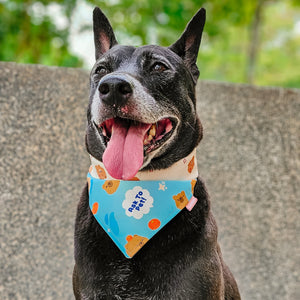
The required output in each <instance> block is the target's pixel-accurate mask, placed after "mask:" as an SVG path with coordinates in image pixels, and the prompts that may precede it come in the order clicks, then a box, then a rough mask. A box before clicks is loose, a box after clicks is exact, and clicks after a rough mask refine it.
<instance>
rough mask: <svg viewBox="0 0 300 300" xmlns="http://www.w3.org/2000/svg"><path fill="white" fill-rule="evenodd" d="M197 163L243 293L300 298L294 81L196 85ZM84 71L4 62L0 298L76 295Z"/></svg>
mask: <svg viewBox="0 0 300 300" xmlns="http://www.w3.org/2000/svg"><path fill="white" fill-rule="evenodd" d="M198 94H199V96H198V100H199V103H198V111H199V114H200V118H201V120H202V122H203V125H204V129H205V131H204V139H203V141H202V143H201V144H200V146H199V148H198V164H199V166H198V167H199V170H200V174H201V176H202V177H203V178H204V179H205V181H206V184H207V187H208V190H209V192H210V195H211V200H212V207H213V211H214V213H215V216H216V218H217V222H218V225H219V240H220V244H221V247H222V250H223V255H224V258H225V260H226V262H227V264H228V265H229V266H230V268H231V270H232V271H233V273H234V275H235V277H236V279H237V281H238V284H239V287H240V291H241V294H242V298H243V299H246V300H255V299H264V300H266V299H272V300H273V299H281V300H284V299H286V300H290V299H292V300H293V299H300V287H299V282H300V238H299V232H300V213H299V211H300V204H299V201H300V195H299V188H298V185H299V178H300V175H299V132H300V121H299V112H300V107H299V106H300V91H299V90H287V89H280V88H257V87H251V86H241V85H233V84H223V83H216V82H200V83H199V85H198ZM87 99H88V73H87V72H85V71H82V70H75V69H65V68H48V67H43V66H30V65H18V64H14V63H0V208H1V209H0V299H2V300H6V299H9V300H12V299H30V300H31V299H73V297H72V286H71V274H72V267H73V224H74V217H75V212H76V204H77V202H78V199H79V196H80V193H81V189H82V187H83V185H84V182H85V175H86V172H87V169H88V165H89V158H88V156H87V154H86V152H85V150H84V129H85V110H86V106H87Z"/></svg>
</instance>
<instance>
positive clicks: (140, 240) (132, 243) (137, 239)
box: [125, 234, 149, 257]
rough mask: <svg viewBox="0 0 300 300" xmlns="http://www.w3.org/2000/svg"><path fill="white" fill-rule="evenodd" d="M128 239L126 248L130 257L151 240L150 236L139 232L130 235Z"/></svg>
mask: <svg viewBox="0 0 300 300" xmlns="http://www.w3.org/2000/svg"><path fill="white" fill-rule="evenodd" d="M126 240H127V244H126V245H125V249H126V253H127V255H128V256H130V257H132V256H133V255H134V254H135V253H137V252H138V251H139V250H140V249H141V248H142V247H143V246H144V245H145V244H146V243H147V242H148V241H149V239H148V238H146V237H143V236H139V235H137V234H135V235H134V236H128V237H127V238H126Z"/></svg>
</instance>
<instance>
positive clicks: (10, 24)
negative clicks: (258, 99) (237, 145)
mask: <svg viewBox="0 0 300 300" xmlns="http://www.w3.org/2000/svg"><path fill="white" fill-rule="evenodd" d="M82 1H85V2H87V3H89V4H91V5H92V6H99V7H100V8H101V9H102V10H103V11H104V12H105V13H106V14H107V16H108V18H109V19H110V21H111V23H112V25H113V28H114V30H115V33H116V37H117V39H118V41H119V42H120V43H121V44H132V45H135V46H140V45H142V44H149V43H150V44H160V45H163V46H168V45H170V44H172V43H173V42H174V41H175V40H176V39H177V38H178V37H179V35H180V34H181V33H182V31H183V30H184V28H185V26H186V23H187V22H188V21H189V20H190V18H191V16H192V15H193V14H194V13H195V12H196V11H197V10H198V9H199V8H200V7H202V6H203V7H205V8H206V10H207V23H206V26H205V28H204V35H203V41H202V45H201V48H200V54H199V58H198V65H199V67H200V71H201V79H214V80H221V81H231V82H247V80H249V76H248V73H247V72H249V67H251V69H252V71H253V74H252V75H253V76H252V77H253V79H252V80H253V83H255V84H259V85H279V86H286V87H298V88H299V87H300V68H299V67H297V66H299V65H300V52H299V51H300V50H299V49H300V32H299V31H300V29H299V27H300V0H231V1H227V0H210V1H205V0H185V1H182V0H172V1H161V0H151V1H150V0H139V1H132V0H82ZM76 2H77V0H56V1H47V0H39V1H33V0H25V1H24V0H2V1H1V0H0V15H1V18H0V45H1V47H0V60H13V61H17V62H25V63H41V64H47V65H59V66H73V67H80V66H82V65H83V63H82V61H81V60H80V59H79V58H78V57H76V56H75V55H73V54H71V52H70V49H69V46H68V38H69V34H70V30H69V26H70V22H71V18H72V13H73V10H74V8H75V6H76ZM53 4H56V5H59V6H60V8H61V12H62V14H63V15H64V16H65V18H66V20H67V25H66V26H64V27H63V28H62V27H61V26H58V25H57V24H54V21H53V18H52V17H51V15H49V14H47V13H45V12H47V10H48V8H49V7H50V6H51V5H53ZM37 8H39V9H40V11H41V12H43V13H41V14H40V13H39V10H37ZM91 18H92V16H91ZM297 22H298V23H297ZM296 24H298V25H297V26H298V27H297V26H296ZM83 30H88V31H91V30H92V28H91V26H90V27H89V28H83ZM254 37H257V39H256V42H254V41H253V39H254ZM251 46H253V47H251ZM91 47H93V45H91Z"/></svg>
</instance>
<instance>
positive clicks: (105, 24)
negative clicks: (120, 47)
mask: <svg viewBox="0 0 300 300" xmlns="http://www.w3.org/2000/svg"><path fill="white" fill-rule="evenodd" d="M93 29H94V42H95V51H96V52H95V56H96V60H97V59H98V58H99V57H100V56H101V55H102V54H104V53H105V52H106V51H108V50H109V49H110V48H111V47H113V46H114V45H116V44H118V42H117V40H116V38H115V35H114V32H113V29H112V27H111V25H110V23H109V21H108V19H107V18H106V16H105V15H104V13H103V12H102V11H101V9H100V8H99V7H95V9H94V11H93Z"/></svg>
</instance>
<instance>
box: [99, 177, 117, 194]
mask: <svg viewBox="0 0 300 300" xmlns="http://www.w3.org/2000/svg"><path fill="white" fill-rule="evenodd" d="M119 185H120V180H106V181H105V182H104V184H103V185H102V188H103V189H104V190H105V191H106V193H107V194H109V195H111V194H113V193H115V192H116V190H117V189H118V187H119Z"/></svg>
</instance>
